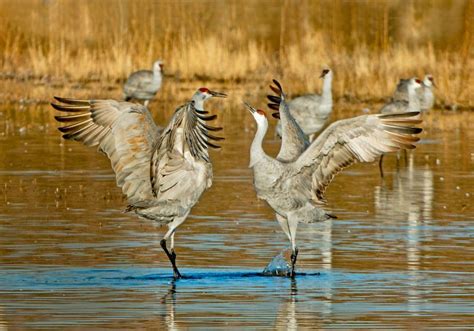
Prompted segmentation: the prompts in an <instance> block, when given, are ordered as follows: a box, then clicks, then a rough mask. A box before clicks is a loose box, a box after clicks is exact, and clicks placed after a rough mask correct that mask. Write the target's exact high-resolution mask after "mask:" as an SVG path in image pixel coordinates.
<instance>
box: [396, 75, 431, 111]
mask: <svg viewBox="0 0 474 331" xmlns="http://www.w3.org/2000/svg"><path fill="white" fill-rule="evenodd" d="M409 82H410V79H400V81H399V83H398V84H397V87H396V89H395V92H394V93H393V96H392V100H394V101H406V102H408V101H409V97H408V84H409ZM434 86H436V85H435V82H434V78H433V76H432V75H430V74H428V75H425V78H424V79H423V81H422V85H421V87H420V88H419V89H418V90H417V91H416V92H417V96H418V100H419V102H420V109H421V110H422V111H428V110H430V109H431V108H433V105H434V101H435V96H434V93H433V87H434Z"/></svg>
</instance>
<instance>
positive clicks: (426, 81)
mask: <svg viewBox="0 0 474 331" xmlns="http://www.w3.org/2000/svg"><path fill="white" fill-rule="evenodd" d="M423 85H425V86H428V87H431V86H434V87H436V84H435V81H434V78H433V76H432V75H431V74H427V75H426V76H425V79H424V80H423Z"/></svg>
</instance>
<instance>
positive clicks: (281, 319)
mask: <svg viewBox="0 0 474 331" xmlns="http://www.w3.org/2000/svg"><path fill="white" fill-rule="evenodd" d="M290 284H291V285H290V289H289V293H288V297H287V298H286V299H285V298H283V299H282V301H283V302H282V303H281V304H280V306H279V307H278V312H277V316H276V323H275V324H276V327H277V330H289V331H293V330H298V320H297V315H296V303H297V301H298V300H297V298H298V285H297V281H296V278H293V279H291V280H290Z"/></svg>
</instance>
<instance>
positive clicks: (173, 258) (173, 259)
mask: <svg viewBox="0 0 474 331" xmlns="http://www.w3.org/2000/svg"><path fill="white" fill-rule="evenodd" d="M160 246H161V248H163V250H164V251H165V253H166V256H168V259H169V260H170V262H171V266H172V267H173V275H174V278H175V279H178V278H181V277H182V276H181V274H180V272H179V270H178V267H176V253H175V252H174V250H171V253H170V252H169V251H168V248H167V247H166V240H165V239H162V240H161V241H160Z"/></svg>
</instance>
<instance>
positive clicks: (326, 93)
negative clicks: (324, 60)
mask: <svg viewBox="0 0 474 331" xmlns="http://www.w3.org/2000/svg"><path fill="white" fill-rule="evenodd" d="M321 95H322V97H323V99H324V100H327V101H329V100H331V101H332V72H329V73H328V74H327V75H326V76H324V78H323V91H322V93H321Z"/></svg>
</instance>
